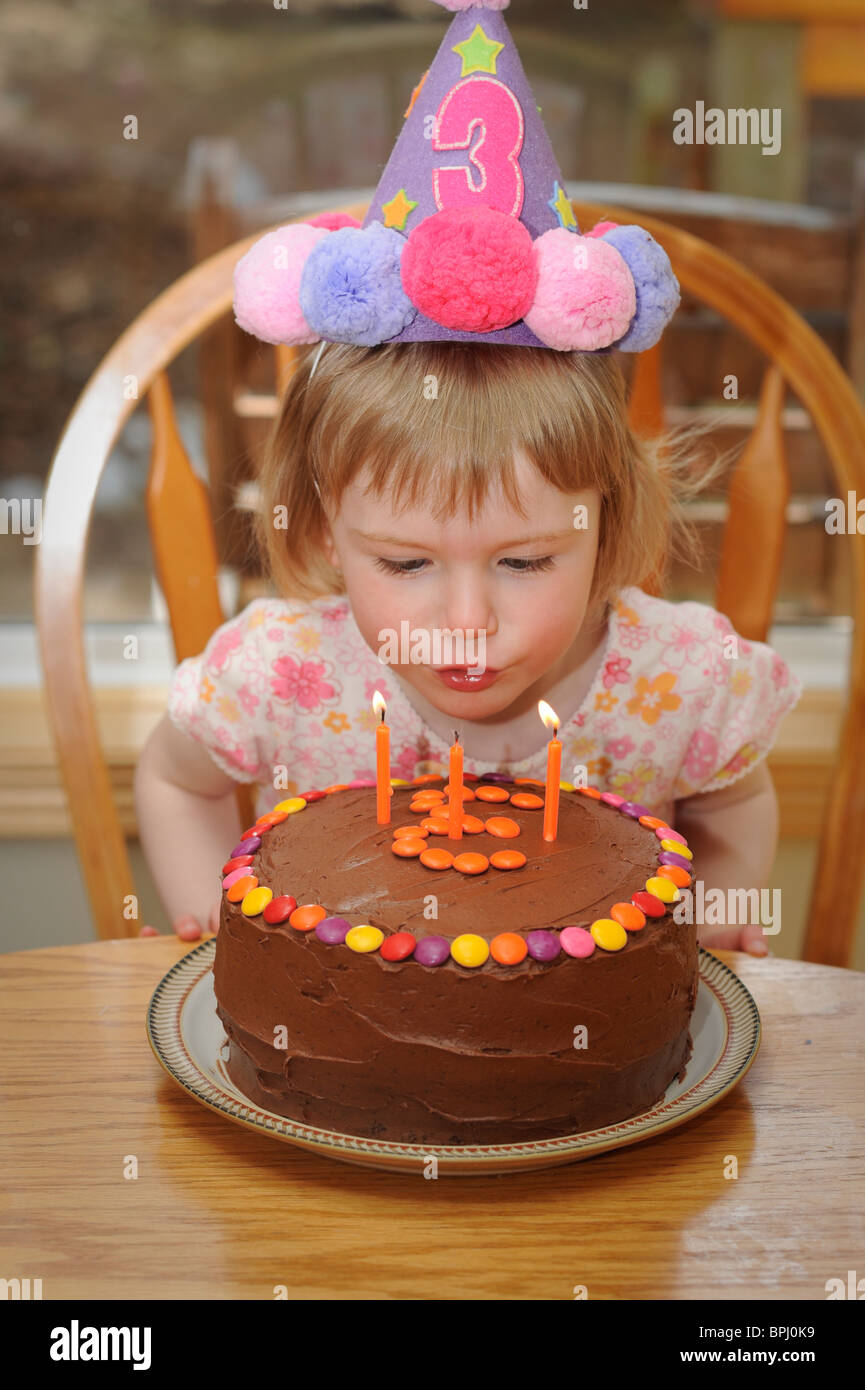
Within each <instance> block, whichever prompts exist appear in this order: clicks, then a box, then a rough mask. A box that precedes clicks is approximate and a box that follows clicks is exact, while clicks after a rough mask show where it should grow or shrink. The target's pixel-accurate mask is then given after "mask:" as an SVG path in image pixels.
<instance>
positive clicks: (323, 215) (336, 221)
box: [306, 212, 615, 232]
mask: <svg viewBox="0 0 865 1390" xmlns="http://www.w3.org/2000/svg"><path fill="white" fill-rule="evenodd" d="M306 225H307V226H308V227H326V228H327V230H328V231H329V232H338V231H339V229H340V227H359V226H360V225H361V224H360V222H358V220H357V218H356V217H352V215H351V213H348V212H320V213H319V214H318V217H307V219H306ZM607 225H609V226H610V227H613V226H615V223H614V222H610V223H609V224H607Z"/></svg>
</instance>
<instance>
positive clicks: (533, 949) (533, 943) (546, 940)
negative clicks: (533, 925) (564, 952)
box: [526, 931, 562, 960]
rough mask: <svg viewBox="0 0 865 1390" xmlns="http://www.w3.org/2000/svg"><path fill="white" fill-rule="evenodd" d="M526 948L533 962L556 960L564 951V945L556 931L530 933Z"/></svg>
mask: <svg viewBox="0 0 865 1390" xmlns="http://www.w3.org/2000/svg"><path fill="white" fill-rule="evenodd" d="M526 946H527V947H528V952H529V955H530V956H531V958H532V960H555V958H556V956H557V955H559V954H560V952H561V949H562V943H561V942H560V941H559V938H558V936H557V935H556V933H555V932H554V931H530V932H529V934H528V936H527V937H526Z"/></svg>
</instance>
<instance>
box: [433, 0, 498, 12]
mask: <svg viewBox="0 0 865 1390" xmlns="http://www.w3.org/2000/svg"><path fill="white" fill-rule="evenodd" d="M510 3H511V0H433V4H434V5H441V7H442V9H443V10H470V9H471V8H472V6H473V5H474V6H475V7H476V8H477V9H479V10H506V9H507V8H508V5H509V4H510Z"/></svg>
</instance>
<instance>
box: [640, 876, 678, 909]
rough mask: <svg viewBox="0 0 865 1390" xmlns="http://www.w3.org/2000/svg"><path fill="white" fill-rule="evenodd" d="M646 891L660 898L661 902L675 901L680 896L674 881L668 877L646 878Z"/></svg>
mask: <svg viewBox="0 0 865 1390" xmlns="http://www.w3.org/2000/svg"><path fill="white" fill-rule="evenodd" d="M646 891H647V892H648V893H652V894H654V896H655V897H656V898H660V899H661V902H662V903H677V902H678V901H679V898H680V897H681V896H682V895H681V893H680V892H679V890H678V888H677V887H676V885H675V883H671V882H670V880H669V879H668V878H647V879H646Z"/></svg>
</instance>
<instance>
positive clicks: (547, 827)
mask: <svg viewBox="0 0 865 1390" xmlns="http://www.w3.org/2000/svg"><path fill="white" fill-rule="evenodd" d="M538 714H539V715H540V716H541V719H543V721H544V725H545V727H546V728H547V729H552V731H553V736H552V738H551V739H550V741H549V744H548V745H547V787H546V794H545V796H544V839H545V840H554V839H555V838H556V830H557V828H558V824H559V782H560V780H561V776H562V744H561V740H560V739H558V738H556V734H557V733H558V732H559V716H558V715H557V714H556V712H555V710H554V709H553V708H552V707H551V706H550V705H548V704H547V702H546V700H538Z"/></svg>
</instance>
